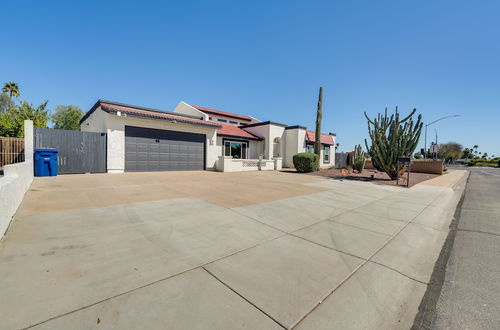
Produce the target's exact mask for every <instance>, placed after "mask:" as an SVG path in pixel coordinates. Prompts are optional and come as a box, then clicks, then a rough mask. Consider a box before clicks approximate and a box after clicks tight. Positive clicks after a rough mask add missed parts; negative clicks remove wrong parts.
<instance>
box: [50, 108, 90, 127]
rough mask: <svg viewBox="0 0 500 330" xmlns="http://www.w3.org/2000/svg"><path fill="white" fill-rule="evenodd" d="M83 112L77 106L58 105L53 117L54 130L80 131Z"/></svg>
mask: <svg viewBox="0 0 500 330" xmlns="http://www.w3.org/2000/svg"><path fill="white" fill-rule="evenodd" d="M82 117H83V111H82V109H80V108H79V107H77V106H76V105H58V106H57V107H56V111H55V113H54V114H53V115H52V121H53V122H54V128H57V129H67V130H73V131H78V130H80V119H81V118H82Z"/></svg>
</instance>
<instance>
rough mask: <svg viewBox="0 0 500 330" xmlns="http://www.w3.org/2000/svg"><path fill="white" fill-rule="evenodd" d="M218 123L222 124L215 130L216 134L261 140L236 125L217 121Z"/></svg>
mask: <svg viewBox="0 0 500 330" xmlns="http://www.w3.org/2000/svg"><path fill="white" fill-rule="evenodd" d="M218 124H219V125H220V126H222V128H221V129H218V130H217V135H218V136H228V137H236V138H244V139H250V140H262V139H261V138H260V137H258V136H255V135H253V134H250V133H249V132H247V131H245V130H243V129H241V128H240V127H238V126H236V125H233V124H223V123H218Z"/></svg>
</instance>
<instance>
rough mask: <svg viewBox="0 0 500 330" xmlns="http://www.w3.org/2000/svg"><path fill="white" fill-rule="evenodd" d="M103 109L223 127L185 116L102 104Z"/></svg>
mask: <svg viewBox="0 0 500 330" xmlns="http://www.w3.org/2000/svg"><path fill="white" fill-rule="evenodd" d="M101 108H102V109H103V110H104V111H120V112H123V113H127V114H131V115H134V114H135V115H139V116H142V117H148V118H153V119H167V120H170V121H174V120H175V121H176V122H179V123H185V124H195V125H200V126H207V127H213V128H219V127H221V125H219V124H218V123H213V122H209V121H206V120H202V119H195V118H189V117H184V116H178V115H174V114H171V113H168V112H161V111H148V110H140V109H135V108H129V107H123V106H118V105H114V104H105V103H101Z"/></svg>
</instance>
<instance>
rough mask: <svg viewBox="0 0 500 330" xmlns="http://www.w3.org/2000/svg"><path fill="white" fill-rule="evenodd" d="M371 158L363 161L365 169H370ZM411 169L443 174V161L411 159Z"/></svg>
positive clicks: (371, 164)
mask: <svg viewBox="0 0 500 330" xmlns="http://www.w3.org/2000/svg"><path fill="white" fill-rule="evenodd" d="M374 168H375V167H373V163H372V161H371V160H367V161H366V162H365V169H366V170H372V169H374ZM411 171H412V172H414V173H428V174H439V175H442V174H443V162H442V161H441V160H412V162H411Z"/></svg>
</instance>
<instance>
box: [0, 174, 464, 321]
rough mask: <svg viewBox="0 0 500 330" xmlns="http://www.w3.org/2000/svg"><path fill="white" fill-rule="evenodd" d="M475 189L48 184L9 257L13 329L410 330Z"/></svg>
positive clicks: (238, 179)
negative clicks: (455, 221)
mask: <svg viewBox="0 0 500 330" xmlns="http://www.w3.org/2000/svg"><path fill="white" fill-rule="evenodd" d="M466 176H467V172H465V171H451V172H450V174H447V175H445V176H443V177H440V178H438V179H435V180H433V181H430V182H427V183H421V184H419V185H417V186H415V187H413V188H411V189H404V188H399V187H389V186H382V185H374V184H368V183H360V182H347V181H344V182H340V181H336V180H331V179H325V178H321V177H314V176H307V175H298V174H290V173H276V172H274V173H272V172H269V173H264V172H253V173H251V172H248V173H238V174H236V173H230V174H229V175H227V174H225V173H224V174H221V173H209V172H199V173H191V174H190V176H187V175H184V174H176V173H155V174H151V173H148V174H144V175H143V176H140V174H139V175H137V174H134V175H127V174H125V175H117V176H113V175H102V176H94V175H92V176H90V175H87V176H64V177H60V178H58V179H55V180H52V181H51V180H37V181H36V182H35V184H34V186H33V187H32V191H30V192H29V193H28V195H27V197H26V200H25V202H24V203H23V205H22V207H21V209H20V210H19V212H18V215H17V216H16V218H15V220H14V221H13V224H12V226H11V229H10V230H9V232H8V234H7V236H6V237H5V238H4V239H3V240H2V242H1V247H0V258H1V259H0V296H1V297H2V300H1V302H0V317H2V320H3V322H2V323H1V324H0V328H5V329H16V328H27V327H34V328H47V329H66V328H72V329H75V328H76V329H88V328H97V327H99V328H107V329H110V328H122V329H123V328H126V329H131V328H145V327H146V328H149V329H165V328H171V329H235V328H236V329H273V328H277V329H279V328H301V329H324V328H329V329H331V328H338V329H359V328H363V329H366V328H368V329H380V328H398V329H399V328H409V327H410V326H411V324H412V323H413V319H414V317H415V315H416V313H417V308H418V305H419V303H420V300H421V298H422V295H423V294H424V292H425V289H426V284H427V283H428V281H429V278H430V275H431V272H432V269H433V266H434V262H435V261H436V259H437V256H438V254H439V252H440V250H441V246H442V244H443V242H444V239H445V238H446V235H447V231H448V226H449V223H450V221H451V217H452V215H453V212H454V209H455V206H456V204H457V202H458V200H459V198H460V195H461V192H462V190H463V188H464V185H465V180H466ZM82 177H84V179H88V180H90V181H92V182H88V183H84V182H83V181H84V180H83V179H82V180H81V178H82ZM98 177H100V178H98ZM115 180H116V181H115ZM106 189H107V190H106ZM103 191H107V192H108V194H106V193H104V192H103ZM152 192H156V193H152ZM53 193H56V195H57V198H55V201H50V202H49V203H48V204H49V206H45V207H43V208H42V209H41V212H40V210H39V208H37V207H36V205H43V202H42V200H41V199H40V198H47V197H49V196H53ZM114 193H116V194H114ZM71 194H73V196H79V197H80V198H81V199H82V203H81V204H80V206H79V205H78V203H77V202H76V201H72V203H69V204H64V203H63V201H65V200H71V198H70V197H71ZM110 194H111V196H109V195H110ZM158 196H160V197H158ZM134 197H137V198H138V199H140V202H133V201H134ZM120 202H121V203H120ZM59 204H61V205H59Z"/></svg>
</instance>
